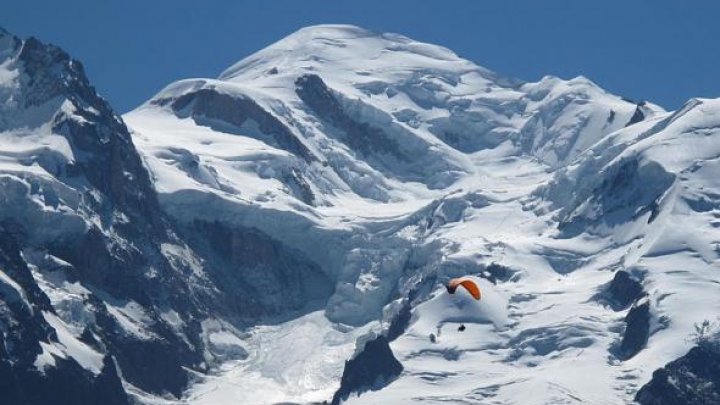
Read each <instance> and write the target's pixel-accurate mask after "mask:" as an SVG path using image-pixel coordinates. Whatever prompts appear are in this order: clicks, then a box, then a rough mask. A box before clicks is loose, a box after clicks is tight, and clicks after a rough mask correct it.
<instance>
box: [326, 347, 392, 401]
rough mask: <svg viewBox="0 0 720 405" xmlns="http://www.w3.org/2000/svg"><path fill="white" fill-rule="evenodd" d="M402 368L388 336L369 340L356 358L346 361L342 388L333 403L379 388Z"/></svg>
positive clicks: (334, 397)
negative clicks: (354, 394)
mask: <svg viewBox="0 0 720 405" xmlns="http://www.w3.org/2000/svg"><path fill="white" fill-rule="evenodd" d="M402 370H403V366H402V364H400V362H399V361H398V360H397V359H396V358H395V356H394V355H393V352H392V350H391V349H390V345H389V342H388V340H387V338H385V337H384V336H378V337H377V338H375V339H374V340H371V341H369V342H367V343H366V344H365V348H364V349H363V351H362V352H360V353H359V354H358V355H357V356H356V357H355V358H354V359H352V360H349V361H346V362H345V370H344V371H343V376H342V380H341V382H340V388H339V389H338V391H337V392H336V393H335V395H334V396H333V400H332V404H333V405H336V404H340V403H341V402H342V401H344V400H346V399H347V398H348V397H349V396H350V394H352V393H358V394H360V393H362V392H364V391H367V390H378V389H380V388H382V387H384V386H386V385H387V384H389V383H390V382H391V381H392V380H393V379H394V378H396V377H397V376H399V375H400V373H401V372H402Z"/></svg>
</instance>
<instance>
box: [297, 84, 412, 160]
mask: <svg viewBox="0 0 720 405" xmlns="http://www.w3.org/2000/svg"><path fill="white" fill-rule="evenodd" d="M295 91H296V93H297V95H298V96H299V97H300V99H301V100H302V101H303V102H305V104H307V105H308V106H309V107H310V108H311V109H312V110H313V111H314V112H315V113H316V114H317V115H318V116H320V117H321V118H323V119H324V120H327V121H328V122H329V123H330V124H332V125H334V126H336V127H337V128H339V129H341V130H343V131H344V132H345V137H344V139H343V140H344V141H345V142H347V144H348V145H349V146H350V147H351V148H352V149H354V150H357V151H360V153H362V154H363V155H364V156H369V155H371V154H372V153H373V152H379V153H390V154H393V155H395V156H396V157H398V158H401V159H407V158H408V157H406V156H404V155H403V154H402V152H401V150H400V145H398V143H397V142H396V141H395V140H393V139H391V138H390V137H389V136H387V135H386V134H385V133H384V132H383V131H382V130H381V129H379V128H375V127H372V126H370V125H368V124H366V123H361V122H357V121H355V120H353V119H352V118H351V117H349V116H348V115H347V113H346V112H345V111H344V110H343V108H342V106H341V105H340V103H339V102H338V100H337V99H336V98H335V96H334V95H333V94H332V93H331V92H330V89H329V88H328V87H327V85H326V84H325V82H323V80H322V79H321V78H320V76H318V75H303V76H300V77H298V79H297V80H296V81H295Z"/></svg>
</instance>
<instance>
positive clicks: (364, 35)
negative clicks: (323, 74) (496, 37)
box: [219, 25, 485, 81]
mask: <svg viewBox="0 0 720 405" xmlns="http://www.w3.org/2000/svg"><path fill="white" fill-rule="evenodd" d="M360 66H365V67H367V68H368V70H374V71H388V70H392V71H400V70H404V71H406V72H407V71H418V70H445V69H450V70H460V71H470V70H483V71H485V69H482V68H479V67H478V66H476V65H475V64H473V63H471V62H469V61H467V60H464V59H462V58H460V57H459V56H457V55H456V54H455V53H454V52H452V51H451V50H449V49H447V48H444V47H442V46H439V45H433V44H428V43H424V42H419V41H415V40H413V39H411V38H408V37H405V36H403V35H399V34H391V33H376V32H373V31H370V30H367V29H364V28H360V27H356V26H353V25H314V26H309V27H305V28H301V29H300V30H298V31H296V32H294V33H292V34H290V35H288V36H286V37H285V38H283V39H281V40H279V41H277V42H275V43H274V44H272V45H270V46H268V47H267V48H265V49H263V50H261V51H259V52H256V53H254V54H252V55H250V56H248V57H246V58H245V59H242V60H241V61H239V62H237V63H236V64H235V65H233V66H231V67H230V68H228V69H227V70H225V71H224V72H223V73H222V74H221V75H220V77H219V79H220V80H230V81H245V80H248V79H254V78H257V77H259V76H261V75H263V74H265V73H266V72H268V71H281V72H288V71H289V70H292V71H297V70H303V71H308V70H310V71H321V70H323V68H327V70H334V71H343V72H345V71H352V72H354V71H356V70H357V68H358V67H360Z"/></svg>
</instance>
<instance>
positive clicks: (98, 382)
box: [0, 227, 128, 405]
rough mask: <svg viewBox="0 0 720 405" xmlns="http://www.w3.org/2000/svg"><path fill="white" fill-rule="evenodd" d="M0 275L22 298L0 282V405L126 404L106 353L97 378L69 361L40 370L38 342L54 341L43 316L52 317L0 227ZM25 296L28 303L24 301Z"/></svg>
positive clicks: (59, 360)
mask: <svg viewBox="0 0 720 405" xmlns="http://www.w3.org/2000/svg"><path fill="white" fill-rule="evenodd" d="M0 271H3V272H4V273H5V274H6V275H7V276H10V277H12V278H13V279H14V280H16V281H15V282H16V283H17V284H18V286H20V287H21V288H22V289H23V291H24V293H25V297H22V296H17V295H15V294H14V287H13V286H10V285H5V284H4V281H0V331H2V335H1V336H2V340H0V402H2V403H7V404H50V403H52V404H88V405H90V404H97V403H104V404H112V405H116V404H117V405H121V404H127V403H128V399H127V396H126V394H125V391H124V390H123V387H122V383H121V381H120V378H119V377H118V374H117V370H116V368H115V364H114V363H113V361H112V358H111V357H110V356H109V355H106V356H105V357H104V359H103V368H102V370H101V372H100V374H99V375H97V376H96V375H94V374H92V373H91V372H89V371H87V370H85V369H83V368H82V367H81V366H80V365H79V364H78V363H77V362H76V361H75V360H73V359H62V358H58V357H55V356H53V357H54V362H55V365H54V366H52V367H46V368H45V369H44V370H42V371H40V370H39V369H38V367H36V365H35V361H36V358H37V356H38V355H39V354H41V353H42V352H43V348H42V347H41V345H40V343H41V342H43V343H45V344H51V343H57V341H58V340H57V335H56V332H55V330H54V329H53V328H52V327H51V326H50V325H49V324H48V323H47V322H46V321H45V319H44V318H43V316H42V313H43V312H49V313H54V310H53V309H52V306H51V305H50V300H49V299H48V297H47V296H46V295H45V294H44V293H43V292H42V291H41V290H40V288H38V286H37V284H35V282H34V280H33V278H32V275H31V274H30V270H29V269H28V267H27V263H25V261H24V260H23V258H22V256H21V255H20V250H19V247H18V245H17V243H16V242H15V241H14V240H13V237H12V235H11V233H9V232H8V231H7V230H6V229H3V228H1V227H0ZM25 298H27V302H25V301H24V299H25Z"/></svg>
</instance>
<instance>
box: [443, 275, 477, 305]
mask: <svg viewBox="0 0 720 405" xmlns="http://www.w3.org/2000/svg"><path fill="white" fill-rule="evenodd" d="M459 286H463V287H464V288H465V289H466V290H467V291H468V292H469V293H470V295H472V296H473V298H475V299H476V300H479V299H480V287H478V285H477V283H476V282H475V281H473V280H472V279H470V278H467V277H460V278H454V279H452V280H450V281H449V282H448V283H447V285H446V286H445V288H447V291H448V293H450V294H455V290H457V288H458V287H459Z"/></svg>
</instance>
